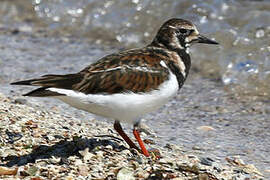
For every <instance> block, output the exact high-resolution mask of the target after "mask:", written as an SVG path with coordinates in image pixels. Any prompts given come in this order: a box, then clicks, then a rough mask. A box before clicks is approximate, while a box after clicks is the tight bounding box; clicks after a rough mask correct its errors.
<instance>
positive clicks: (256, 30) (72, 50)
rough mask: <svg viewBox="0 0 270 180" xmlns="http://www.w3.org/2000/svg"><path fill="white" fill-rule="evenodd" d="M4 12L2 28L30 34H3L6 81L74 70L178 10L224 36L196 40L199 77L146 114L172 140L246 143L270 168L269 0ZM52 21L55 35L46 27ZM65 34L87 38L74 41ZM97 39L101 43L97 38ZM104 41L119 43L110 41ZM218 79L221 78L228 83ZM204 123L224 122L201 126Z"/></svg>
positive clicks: (67, 2)
mask: <svg viewBox="0 0 270 180" xmlns="http://www.w3.org/2000/svg"><path fill="white" fill-rule="evenodd" d="M0 17H1V18H0V33H1V34H2V32H3V34H5V32H6V31H11V32H12V33H14V34H17V33H18V32H21V33H22V34H23V33H25V34H28V35H29V34H30V36H31V38H30V39H29V38H24V37H19V38H18V37H12V38H10V37H8V38H7V37H6V36H5V35H4V36H0V42H1V43H0V52H1V56H0V70H1V74H0V84H5V85H6V84H7V83H9V82H10V81H12V80H14V79H18V78H20V79H23V77H25V78H29V77H34V76H35V75H40V73H41V72H42V74H46V73H48V72H49V73H56V72H57V73H59V70H60V73H61V70H62V71H65V72H75V71H78V70H80V69H81V68H82V67H84V66H85V65H88V64H89V63H90V62H93V61H94V60H95V59H98V57H101V56H102V55H105V54H108V53H111V52H112V51H116V50H118V49H127V48H132V47H140V46H143V45H145V44H147V43H149V42H151V40H152V38H153V37H154V35H155V33H156V31H157V29H158V28H159V26H160V25H161V24H162V23H163V22H164V21H165V20H167V19H169V18H171V17H180V18H185V19H189V20H191V21H193V22H194V23H195V24H196V25H197V26H198V28H199V30H200V32H201V33H202V34H205V35H207V36H208V37H212V38H215V39H216V40H217V41H218V42H219V43H220V46H219V47H215V46H211V47H209V46H203V45H200V47H197V46H195V47H192V48H191V56H192V63H193V70H194V71H195V72H199V74H200V77H199V78H197V79H196V77H193V80H192V78H191V77H190V78H189V79H188V82H187V84H186V85H185V86H184V88H183V90H182V91H181V92H182V94H181V95H179V96H178V97H177V98H176V99H175V100H174V101H172V102H171V103H169V104H168V105H166V106H165V107H164V108H163V109H161V110H160V111H159V112H158V113H155V115H154V116H151V115H149V116H147V117H146V119H153V121H149V124H150V125H151V127H153V129H157V130H159V131H160V132H159V133H160V136H162V139H163V141H170V142H177V143H179V144H188V146H189V145H190V146H191V147H192V146H194V144H196V145H198V146H200V147H203V148H204V149H205V151H206V152H208V151H209V153H210V154H211V153H213V154H216V155H218V156H220V157H224V156H227V155H228V154H234V155H235V154H240V155H242V154H241V153H240V152H243V154H244V155H242V156H244V157H245V156H246V159H247V161H248V162H252V163H254V162H255V163H256V164H257V165H259V166H260V167H261V168H262V169H267V168H269V164H270V163H269V160H268V159H267V157H269V149H270V148H269V132H270V131H269V128H270V125H269V112H270V110H269V108H270V106H269V102H270V100H269V98H270V59H269V58H270V1H269V0H256V1H255V0H253V1H252V0H249V1H248V0H155V1H151V0H144V1H142V0H130V1H127V0H114V1H112V0H111V1H110V0H109V1H108V0H107V1H105V0H76V1H75V0H33V1H29V0H18V1H1V2H0ZM44 31H46V33H44V34H45V36H48V35H49V36H50V37H49V38H46V37H44V38H43V37H42V38H40V37H39V35H42V34H43V32H44ZM37 34H39V35H37ZM36 37H37V38H36ZM51 37H56V38H55V39H54V38H51ZM59 37H60V38H59ZM64 37H72V38H73V37H76V39H78V41H75V42H74V43H72V40H70V39H69V38H67V39H65V38H64ZM72 38H71V39H72ZM6 41H9V42H8V43H7V42H6ZM81 41H82V42H81ZM5 42H6V43H5ZM85 42H90V43H85ZM91 42H93V44H94V45H91V46H89V44H91ZM95 45H97V46H95ZM95 47H97V48H96V49H95ZM102 47H110V49H106V50H104V51H103V49H102ZM12 49H14V51H11V50H12ZM89 50H90V51H89ZM39 57H40V58H39ZM62 57H65V58H64V60H63V61H61V60H62V59H63V58H62ZM89 57H91V58H92V59H89ZM33 58H34V59H33ZM55 59H56V60H55ZM33 60H34V61H33ZM33 62H35V63H33ZM63 62H64V63H63ZM14 64H16V69H13V68H14ZM9 69H12V70H9ZM193 74H195V73H193ZM191 76H192V74H191ZM203 77H207V80H208V81H205V80H204V79H203ZM194 79H195V80H194ZM209 79H211V80H215V82H218V83H220V82H221V83H222V87H217V84H218V83H217V84H215V83H214V82H212V83H211V82H209ZM221 83H220V84H221ZM220 84H219V85H220ZM224 86H225V89H226V90H228V92H229V94H234V93H235V94H238V95H247V96H248V97H261V99H262V100H263V101H262V102H254V103H249V102H245V103H244V104H241V103H240V102H239V101H237V100H234V99H230V98H228V97H227V94H226V93H224V92H223V89H224V88H223V87H224ZM0 88H1V91H4V92H9V90H10V86H0ZM18 88H19V89H20V90H22V89H23V88H24V87H18ZM202 92H203V93H202ZM18 93H20V92H19V91H18ZM183 94H184V95H183ZM195 95H196V97H195ZM254 99H256V98H254ZM37 101H40V100H37ZM240 101H242V100H240ZM175 104H177V106H176V105H175ZM179 107H181V108H179ZM256 108H257V109H256ZM254 109H255V110H254ZM207 112H208V113H207ZM157 117H159V118H157ZM267 118H268V119H267ZM155 119H158V120H157V121H158V122H157V121H155ZM164 119H165V121H161V120H164ZM179 119H181V121H180V120H179ZM205 124H207V125H211V126H213V127H214V128H215V129H216V130H217V131H214V132H210V133H206V134H202V133H201V132H200V131H196V127H198V126H200V125H205ZM244 125H245V126H244ZM168 127H170V128H168ZM162 128H163V129H162ZM166 128H167V129H166ZM176 128H177V130H178V131H177V132H176V131H175V130H174V129H176ZM194 129H195V131H194ZM209 144H210V145H211V144H214V145H215V146H209ZM191 147H190V148H191ZM244 151H247V153H246V152H244ZM246 159H245V160H246Z"/></svg>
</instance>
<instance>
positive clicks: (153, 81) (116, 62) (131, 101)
mask: <svg viewBox="0 0 270 180" xmlns="http://www.w3.org/2000/svg"><path fill="white" fill-rule="evenodd" d="M194 43H205V44H218V43H217V42H216V41H214V40H211V39H208V38H206V37H204V36H202V35H200V34H199V31H198V30H197V28H196V27H195V26H194V25H193V24H192V23H191V22H189V21H187V20H184V19H175V18H174V19H170V20H168V21H167V22H165V23H164V24H163V25H162V26H161V28H160V29H159V31H158V33H157V35H156V37H155V38H154V40H153V41H152V42H151V43H150V44H149V45H148V46H146V47H143V48H139V49H131V50H127V51H123V52H119V53H115V54H111V55H108V56H105V57H103V58H101V59H100V60H98V61H97V62H96V63H93V64H91V65H89V66H87V67H86V68H84V69H83V70H81V71H80V72H78V73H74V74H66V75H54V74H49V75H44V76H42V77H40V78H36V79H30V80H25V81H18V82H14V83H11V84H12V85H32V86H40V87H39V88H38V89H35V90H33V91H31V92H29V93H27V94H24V96H34V97H54V98H57V99H60V100H61V101H63V102H65V103H67V104H69V105H71V106H73V107H75V108H78V109H82V110H85V111H88V112H90V113H93V114H97V115H101V116H104V117H107V118H112V119H114V120H115V122H114V129H115V130H116V131H117V132H118V133H119V135H120V136H122V138H123V139H124V140H125V141H126V142H127V144H128V145H129V146H130V147H131V148H135V149H137V150H139V151H140V149H139V148H138V147H137V146H136V145H135V144H134V143H133V142H132V140H131V139H130V138H129V137H128V136H127V135H126V133H125V132H124V131H123V129H122V127H121V125H120V122H128V123H131V124H133V125H134V129H133V134H134V136H135V138H136V139H137V141H138V143H139V145H140V147H141V151H142V153H143V154H144V155H145V156H149V152H148V151H147V150H146V148H145V146H144V144H143V141H142V140H141V138H140V134H139V132H138V130H137V126H138V125H139V123H140V119H139V118H140V117H141V116H142V115H144V114H146V113H149V112H151V111H154V110H156V109H158V108H160V107H161V106H162V105H164V104H165V103H166V102H168V101H169V100H170V99H171V98H173V97H174V96H175V95H176V94H177V92H178V90H179V89H180V88H181V87H182V86H183V84H184V81H185V80H186V78H187V76H188V73H189V69H190V65H191V61H190V56H189V47H190V46H191V45H192V44H194Z"/></svg>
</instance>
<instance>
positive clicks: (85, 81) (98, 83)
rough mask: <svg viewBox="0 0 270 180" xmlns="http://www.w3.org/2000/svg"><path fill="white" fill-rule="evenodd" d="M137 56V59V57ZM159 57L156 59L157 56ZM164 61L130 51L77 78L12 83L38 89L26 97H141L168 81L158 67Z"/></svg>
mask: <svg viewBox="0 0 270 180" xmlns="http://www.w3.org/2000/svg"><path fill="white" fill-rule="evenodd" d="M138 54H139V55H138ZM158 54H159V55H158ZM164 58H166V57H163V56H160V53H155V52H151V51H149V50H147V51H142V50H134V51H133V50H131V51H125V52H122V53H118V54H112V55H109V56H106V57H104V58H102V59H101V60H99V61H97V62H96V63H94V64H91V65H90V66H88V67H87V68H85V69H83V70H82V71H80V72H79V73H76V74H67V75H45V76H42V77H41V78H37V79H30V80H25V81H19V82H14V83H12V84H13V85H32V86H40V88H38V89H35V90H34V91H31V92H29V93H27V94H25V96H43V97H44V96H59V95H64V94H59V93H56V92H51V91H50V90H48V88H51V87H54V88H61V89H70V90H74V91H77V92H82V93H85V94H114V93H121V92H134V93H143V92H149V91H151V90H153V89H157V88H158V87H159V85H160V84H162V83H163V82H164V81H165V80H167V79H168V78H169V71H168V69H167V68H166V67H163V66H161V64H160V61H161V60H162V59H164Z"/></svg>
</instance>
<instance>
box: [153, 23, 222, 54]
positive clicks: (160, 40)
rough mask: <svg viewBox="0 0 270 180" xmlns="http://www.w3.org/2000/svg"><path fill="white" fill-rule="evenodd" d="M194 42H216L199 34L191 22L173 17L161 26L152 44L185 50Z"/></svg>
mask: <svg viewBox="0 0 270 180" xmlns="http://www.w3.org/2000/svg"><path fill="white" fill-rule="evenodd" d="M194 43H205V44H218V43H217V42H216V41H214V40H211V39H209V38H207V37H205V36H203V35H201V34H200V33H199V31H198V30H197V28H196V26H195V25H194V24H192V23H191V22H189V21H187V20H184V19H176V18H174V19H170V20H168V21H166V22H165V23H164V24H163V25H162V26H161V28H160V29H159V31H158V33H157V35H156V37H155V39H154V41H153V42H152V45H157V46H163V47H166V48H168V49H176V50H177V49H184V50H186V51H187V50H188V48H189V47H190V46H191V45H192V44H194Z"/></svg>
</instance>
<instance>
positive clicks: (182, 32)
mask: <svg viewBox="0 0 270 180" xmlns="http://www.w3.org/2000/svg"><path fill="white" fill-rule="evenodd" d="M179 32H180V33H181V34H186V33H187V32H188V30H186V29H179Z"/></svg>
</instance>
